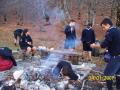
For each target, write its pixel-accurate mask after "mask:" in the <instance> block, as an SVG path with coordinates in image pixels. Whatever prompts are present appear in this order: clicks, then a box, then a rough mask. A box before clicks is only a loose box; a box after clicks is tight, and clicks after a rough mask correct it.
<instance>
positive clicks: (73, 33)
mask: <svg viewBox="0 0 120 90" xmlns="http://www.w3.org/2000/svg"><path fill="white" fill-rule="evenodd" d="M71 28H73V30H72V31H71ZM64 32H65V35H66V39H76V31H75V27H70V26H69V25H67V26H66V27H65V30H64Z"/></svg>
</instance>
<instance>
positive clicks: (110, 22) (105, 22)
mask: <svg viewBox="0 0 120 90" xmlns="http://www.w3.org/2000/svg"><path fill="white" fill-rule="evenodd" d="M102 24H104V25H107V24H109V25H110V26H112V25H113V23H112V21H111V19H110V18H104V19H103V21H102V22H101V24H100V25H101V26H102Z"/></svg>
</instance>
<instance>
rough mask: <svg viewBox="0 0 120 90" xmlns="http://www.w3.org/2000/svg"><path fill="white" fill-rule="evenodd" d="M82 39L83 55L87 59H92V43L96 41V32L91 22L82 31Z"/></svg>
mask: <svg viewBox="0 0 120 90" xmlns="http://www.w3.org/2000/svg"><path fill="white" fill-rule="evenodd" d="M81 41H82V43H83V57H84V58H85V59H87V60H91V56H92V55H91V51H92V48H91V47H90V44H92V43H95V33H94V30H93V29H92V24H91V23H89V24H88V25H87V27H86V28H85V29H84V30H83V31H82V36H81Z"/></svg>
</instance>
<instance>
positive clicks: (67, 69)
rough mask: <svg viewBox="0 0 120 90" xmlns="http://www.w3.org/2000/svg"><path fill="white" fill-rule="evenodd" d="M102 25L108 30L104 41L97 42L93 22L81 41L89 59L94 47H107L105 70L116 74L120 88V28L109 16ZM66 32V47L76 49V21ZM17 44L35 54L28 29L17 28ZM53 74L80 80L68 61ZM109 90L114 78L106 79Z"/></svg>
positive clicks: (27, 51) (107, 74) (28, 52)
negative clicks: (115, 25)
mask: <svg viewBox="0 0 120 90" xmlns="http://www.w3.org/2000/svg"><path fill="white" fill-rule="evenodd" d="M101 27H102V28H103V30H104V31H106V35H105V39H104V41H103V42H102V43H100V44H96V43H95V40H96V38H95V33H94V30H93V29H92V24H90V23H89V24H88V25H87V27H86V28H85V29H84V30H83V31H82V35H81V41H82V43H83V50H84V54H83V56H84V55H85V53H88V55H86V56H84V57H85V58H87V59H88V60H91V51H92V48H106V50H107V53H105V55H104V58H105V61H106V67H105V70H104V75H105V76H116V89H117V90H120V75H119V74H120V30H119V29H118V28H117V27H114V25H113V23H112V21H111V20H110V19H109V18H105V19H104V20H103V21H102V22H101ZM64 33H65V35H66V39H65V44H64V48H65V49H75V40H76V31H75V21H74V20H71V21H70V23H69V25H67V26H66V27H65V30H64ZM14 37H15V45H16V44H19V45H20V48H21V49H25V50H26V53H27V54H30V52H32V55H33V56H34V54H35V52H36V47H34V46H33V40H32V38H31V36H30V33H29V30H28V29H24V30H21V29H17V30H16V31H14ZM53 74H54V75H57V76H59V75H60V74H61V75H62V76H63V77H66V76H67V78H69V79H70V80H74V81H79V80H80V76H79V75H78V74H76V73H75V72H74V71H73V69H72V66H71V64H70V63H69V62H67V61H60V62H59V63H58V64H57V65H56V67H55V68H54V70H53ZM106 83H107V88H108V90H113V88H112V84H113V81H112V80H106Z"/></svg>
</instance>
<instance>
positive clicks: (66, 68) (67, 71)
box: [61, 66, 69, 76]
mask: <svg viewBox="0 0 120 90" xmlns="http://www.w3.org/2000/svg"><path fill="white" fill-rule="evenodd" d="M61 73H62V75H63V76H68V75H69V68H68V67H67V66H63V68H62V70H61Z"/></svg>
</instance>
